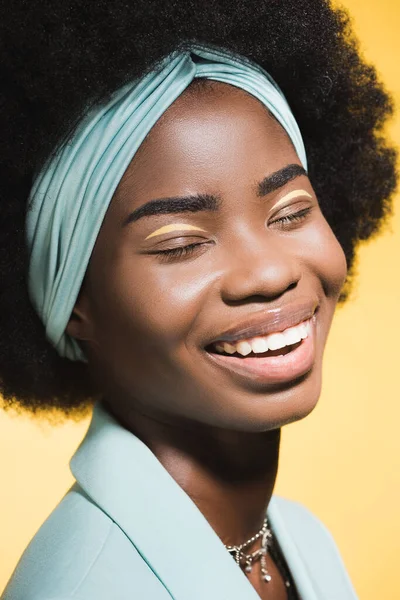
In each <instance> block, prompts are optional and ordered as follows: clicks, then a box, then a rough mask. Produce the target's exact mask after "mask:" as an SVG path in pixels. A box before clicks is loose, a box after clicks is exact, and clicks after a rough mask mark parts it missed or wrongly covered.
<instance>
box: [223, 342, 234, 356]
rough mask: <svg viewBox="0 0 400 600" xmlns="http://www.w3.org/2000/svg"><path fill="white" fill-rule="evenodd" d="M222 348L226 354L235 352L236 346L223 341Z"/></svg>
mask: <svg viewBox="0 0 400 600" xmlns="http://www.w3.org/2000/svg"><path fill="white" fill-rule="evenodd" d="M223 349H224V350H225V352H226V353H227V354H234V353H235V352H236V346H232V344H228V342H224V343H223Z"/></svg>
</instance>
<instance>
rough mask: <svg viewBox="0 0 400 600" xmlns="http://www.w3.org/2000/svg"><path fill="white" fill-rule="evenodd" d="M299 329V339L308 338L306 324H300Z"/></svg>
mask: <svg viewBox="0 0 400 600" xmlns="http://www.w3.org/2000/svg"><path fill="white" fill-rule="evenodd" d="M299 329H300V333H301V339H302V340H305V339H306V337H307V336H308V331H307V326H306V324H305V323H300V325H299Z"/></svg>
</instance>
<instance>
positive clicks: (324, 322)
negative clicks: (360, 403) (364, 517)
mask: <svg viewBox="0 0 400 600" xmlns="http://www.w3.org/2000/svg"><path fill="white" fill-rule="evenodd" d="M0 21H1V25H0V27H1V37H0V39H1V45H0V50H1V60H0V64H1V70H2V77H1V81H2V84H1V104H0V120H1V130H2V145H1V150H0V170H1V175H2V182H3V183H2V186H1V191H0V194H1V204H0V211H1V219H0V228H1V236H0V244H1V252H0V256H1V260H0V274H1V276H0V281H1V295H0V308H1V310H0V330H1V339H0V379H1V392H2V394H3V397H4V404H5V406H6V407H7V406H8V405H14V404H18V405H20V406H22V407H24V408H25V409H28V410H32V411H38V410H42V409H46V408H51V407H57V408H59V409H62V410H63V411H64V412H65V414H67V415H69V414H71V413H79V412H82V411H84V410H85V409H86V408H87V407H88V405H90V404H94V405H95V406H94V412H93V419H92V423H91V426H90V429H89V432H88V434H87V436H86V437H85V439H84V441H83V443H82V445H81V447H80V448H79V449H78V451H77V453H76V454H75V456H74V457H73V459H72V462H71V469H72V472H73V474H74V476H75V479H76V483H75V484H74V486H73V487H72V488H71V490H69V492H68V493H67V494H66V496H65V497H64V498H63V500H62V501H61V502H60V504H59V505H58V507H57V508H56V509H55V511H54V512H53V513H52V514H51V515H50V517H49V518H48V519H47V520H46V522H45V523H44V524H43V526H42V527H41V529H40V530H39V532H38V533H37V534H36V536H35V537H34V539H33V540H32V542H31V543H30V545H29V546H28V548H27V549H26V551H25V553H24V555H23V556H22V558H21V560H20V562H19V565H18V566H17V568H16V571H15V573H14V575H13V576H12V578H11V580H10V582H9V584H8V586H7V587H6V590H5V591H4V594H3V596H2V598H3V600H66V599H67V598H68V599H69V598H71V599H72V598H73V599H75V600H103V599H104V600H105V599H107V600H108V599H110V598H112V599H118V600H119V599H120V600H122V599H123V600H125V599H126V600H128V599H132V598H140V599H142V598H146V599H152V600H153V599H154V600H164V599H167V598H173V599H175V600H188V599H191V600H205V599H207V600H211V599H215V600H221V599H222V598H226V599H228V598H229V599H230V600H235V599H237V600H251V599H252V598H254V599H255V598H257V597H260V598H263V599H271V600H272V599H273V600H282V599H286V598H301V599H303V600H317V599H318V600H325V599H326V600H328V599H331V600H332V599H339V598H340V600H346V599H351V598H355V593H354V590H353V588H352V585H351V583H350V581H349V579H348V576H347V574H346V571H345V568H344V566H343V564H342V561H341V559H340V556H339V554H338V551H337V549H336V546H335V544H334V542H333V540H332V538H331V537H330V535H329V533H328V532H327V531H326V530H325V528H324V527H323V525H322V524H321V523H320V522H319V521H318V520H317V519H316V518H315V517H313V516H312V515H311V514H310V513H309V512H308V511H307V510H306V509H305V508H303V507H302V506H300V505H298V504H296V503H293V502H289V501H286V500H283V499H280V498H276V497H274V496H273V490H274V484H275V478H276V473H277V467H278V455H279V441H280V429H281V427H282V426H284V425H285V424H287V423H290V422H293V421H295V420H298V419H301V418H303V417H304V416H306V415H307V414H308V413H310V411H311V410H312V409H313V408H314V406H315V404H316V402H317V400H318V397H319V394H320V388H321V368H322V358H323V351H324V346H325V343H326V339H327V335H328V332H329V328H330V324H331V320H332V316H333V313H334V310H335V306H336V304H337V302H338V300H344V299H345V297H346V295H347V293H348V286H347V287H346V286H345V287H344V284H345V283H346V282H347V283H348V282H349V277H350V276H351V273H352V265H353V260H354V253H355V249H356V246H357V242H358V241H359V240H360V239H367V238H368V237H369V236H371V235H372V234H373V233H375V232H376V231H377V230H378V228H379V225H380V223H381V222H382V220H383V219H384V218H385V216H387V214H388V213H389V210H390V198H391V196H392V193H393V190H394V187H395V168H394V162H395V156H394V151H393V150H392V149H391V148H390V146H389V145H388V144H387V143H386V140H385V138H384V137H383V135H382V126H383V125H384V123H385V120H386V118H387V116H389V115H390V113H391V103H390V100H389V98H388V96H387V94H386V93H385V91H384V90H383V88H382V86H381V84H380V83H379V82H378V81H377V78H376V73H375V71H374V69H373V68H372V67H371V66H369V65H367V64H365V63H364V62H363V60H362V59H361V58H360V56H359V54H358V49H357V45H356V43H355V41H354V37H353V35H352V33H351V30H350V27H349V24H348V19H347V16H346V14H345V13H344V12H343V11H341V10H338V9H334V8H333V7H332V6H331V5H330V2H327V1H324V0H313V1H311V2H310V0H307V1H306V0H304V1H303V0H296V2H291V1H286V0H285V1H282V0H281V1H280V2H275V1H272V0H270V1H265V0H251V1H247V2H241V1H239V2H234V3H233V4H232V2H229V3H225V2H221V1H215V2H207V3H205V2H181V1H175V2H164V1H159V0H157V2H149V1H148V0H146V2H135V3H126V2H120V1H119V0H116V1H115V2H113V3H110V2H102V1H98V2H95V3H92V4H91V5H90V6H89V5H87V4H85V3H82V2H76V1H75V0H73V1H71V2H68V3H65V4H61V3H60V5H57V6H54V5H52V4H50V5H47V4H45V3H43V2H40V3H35V2H33V3H32V2H30V3H29V4H28V5H27V4H26V3H25V2H21V1H18V0H17V1H16V2H15V3H13V6H12V10H11V11H9V12H7V13H4V14H3V15H2V19H1V20H0Z"/></svg>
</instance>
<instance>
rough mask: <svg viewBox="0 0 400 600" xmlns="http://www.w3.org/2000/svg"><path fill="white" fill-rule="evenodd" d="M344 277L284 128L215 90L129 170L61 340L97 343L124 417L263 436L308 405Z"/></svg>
mask: <svg viewBox="0 0 400 600" xmlns="http://www.w3.org/2000/svg"><path fill="white" fill-rule="evenodd" d="M345 276H346V263H345V258H344V254H343V252H342V249H341V247H340V245H339V243H338V242H337V240H336V238H335V237H334V235H333V233H332V231H331V229H330V227H329V225H328V224H327V222H326V220H325V219H324V217H323V215H322V213H321V211H320V209H319V206H318V201H317V198H316V197H315V194H314V191H313V188H312V186H311V184H310V181H309V179H308V178H307V176H306V175H305V173H304V172H303V171H302V169H301V164H300V161H299V159H298V157H297V154H296V152H295V150H294V148H293V146H292V144H291V142H290V140H289V138H288V136H287V135H286V133H285V131H284V130H283V129H282V127H281V126H280V125H279V124H278V123H277V122H276V121H275V119H274V118H272V117H271V116H270V115H269V113H268V112H267V110H266V109H265V107H263V106H262V105H261V104H260V103H259V102H258V101H257V100H255V99H254V98H253V97H251V96H250V95H248V94H246V93H245V92H243V91H241V90H238V89H236V88H233V87H231V86H228V85H225V84H215V83H214V84H210V83H208V84H207V85H206V86H205V88H204V89H196V90H195V91H193V90H191V91H188V92H186V93H185V94H183V95H182V96H181V97H180V98H179V99H178V100H177V101H176V102H175V103H174V104H173V105H172V106H171V107H170V108H169V110H168V111H167V112H166V113H165V114H164V116H163V118H162V119H161V120H160V121H159V122H158V124H157V125H156V126H155V127H154V128H153V130H152V131H151V133H150V135H149V136H148V137H147V139H146V140H145V142H144V143H143V144H142V146H141V148H140V150H139V152H138V153H137V154H136V156H135V158H134V159H133V161H132V162H131V164H130V166H129V168H128V169H127V171H126V173H125V175H124V177H123V179H122V181H121V182H120V184H119V187H118V189H117V191H116V193H115V195H114V198H113V200H112V202H111V204H110V207H109V209H108V212H107V215H106V217H105V220H104V223H103V225H102V228H101V231H100V234H99V236H98V239H97V242H96V246H95V248H94V251H93V254H92V257H91V260H90V264H89V267H88V271H87V275H86V280H85V285H84V286H83V288H82V291H81V294H80V298H79V299H78V302H77V305H76V316H75V317H74V318H72V319H71V321H70V323H69V326H68V330H67V331H68V332H69V333H70V334H72V335H75V336H76V337H78V338H79V337H80V338H83V339H87V340H90V341H89V342H88V343H87V345H86V346H85V348H86V351H87V353H88V356H89V364H90V367H91V369H92V370H93V372H94V373H97V377H98V379H99V381H100V386H102V388H103V390H104V394H106V396H107V398H108V401H109V402H111V403H112V402H115V403H116V405H117V404H118V406H119V407H120V409H121V407H124V410H126V411H127V412H130V411H132V410H133V411H135V410H137V411H140V412H141V413H142V414H143V413H144V414H146V415H147V416H149V417H151V418H154V419H157V420H159V421H163V422H169V423H172V424H174V423H176V424H183V423H185V424H187V423H192V424H193V423H197V424H202V425H211V426H214V427H220V428H224V429H231V430H232V429H233V430H240V431H249V432H250V431H265V430H268V429H272V428H276V427H280V426H282V425H283V424H285V423H288V422H291V421H294V420H297V419H300V418H302V417H304V416H305V415H306V414H308V413H309V412H310V411H311V410H312V409H313V407H314V406H315V404H316V402H317V400H318V397H319V394H320V387H321V367H322V355H323V350H324V346H325V342H326V339H327V335H328V331H329V327H330V324H331V320H332V316H333V313H334V309H335V305H336V302H337V299H338V296H339V293H340V290H341V288H342V285H343V282H344V279H345ZM301 323H303V325H300V324H301ZM283 331H285V333H284V334H283V337H282V335H278V336H277V335H274V336H272V337H269V336H270V335H271V334H277V333H282V332H283ZM305 335H307V337H305V338H304V336H305ZM260 338H261V341H260ZM300 338H303V339H302V340H300ZM218 342H219V343H218ZM215 343H217V346H216V345H215ZM224 343H228V346H225V345H223V344H224ZM282 344H286V346H285V347H284V348H283V349H279V348H278V349H275V350H274V348H276V346H282ZM266 348H270V349H269V350H267V353H266V351H265V349H266ZM271 348H272V350H271ZM225 350H227V352H225ZM249 351H251V353H250V354H247V353H248V352H249ZM229 352H230V353H231V354H229ZM232 352H233V354H232ZM99 373H101V377H99V375H98V374H99Z"/></svg>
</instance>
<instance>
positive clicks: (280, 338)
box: [267, 333, 286, 350]
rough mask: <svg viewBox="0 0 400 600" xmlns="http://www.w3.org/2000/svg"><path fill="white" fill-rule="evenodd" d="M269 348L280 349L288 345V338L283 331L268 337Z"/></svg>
mask: <svg viewBox="0 0 400 600" xmlns="http://www.w3.org/2000/svg"><path fill="white" fill-rule="evenodd" d="M267 341H268V348H269V349H270V350H279V348H284V347H285V346H286V340H285V336H284V335H283V333H272V334H271V335H269V336H268V337H267Z"/></svg>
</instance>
